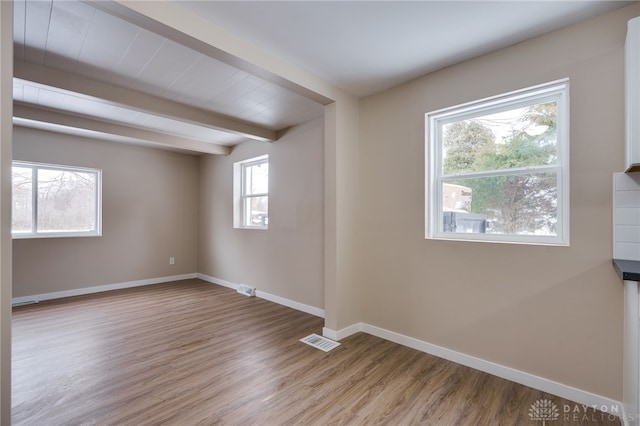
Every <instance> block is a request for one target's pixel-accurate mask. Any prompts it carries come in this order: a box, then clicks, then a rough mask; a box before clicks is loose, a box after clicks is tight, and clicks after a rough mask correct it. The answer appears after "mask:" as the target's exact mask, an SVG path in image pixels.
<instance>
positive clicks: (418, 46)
mask: <svg viewBox="0 0 640 426" xmlns="http://www.w3.org/2000/svg"><path fill="white" fill-rule="evenodd" d="M630 3H635V2H616V1H497V2H496V1H422V2H420V1H411V2H403V1H373V2H371V1H326V2H324V1H320V2H314V1H286V2H274V1H258V2H249V1H231V2H229V1H181V2H179V4H180V5H181V6H183V7H185V8H187V9H189V10H190V11H192V12H194V13H197V14H198V15H201V16H202V17H204V18H205V19H208V20H210V21H211V22H213V23H216V24H218V25H220V26H222V27H225V28H226V29H227V30H228V31H230V32H232V33H236V34H237V35H239V36H240V37H241V38H244V39H246V40H248V41H250V42H251V43H253V44H254V45H256V46H258V47H261V48H262V49H263V50H266V51H269V52H271V53H272V54H274V55H276V56H279V57H282V58H283V59H285V60H287V61H289V62H290V63H292V64H294V65H297V66H298V67H300V68H303V69H305V70H307V71H309V72H311V73H313V74H315V75H317V76H319V77H321V78H322V79H324V80H326V81H328V82H330V83H332V84H333V85H335V86H336V87H340V88H342V89H344V90H346V91H348V92H351V93H353V94H356V95H358V96H365V95H369V94H372V93H376V92H378V91H381V90H384V89H386V88H389V87H392V86H394V85H397V84H400V83H402V82H404V81H407V80H410V79H413V78H415V77H418V76H421V75H424V74H426V73H428V72H431V71H434V70H437V69H441V68H443V67H446V66H449V65H452V64H454V63H457V62H460V61H463V60H466V59H469V58H472V57H475V56H478V55H481V54H484V53H487V52H489V51H492V50H495V49H497V48H501V47H504V46H508V45H511V44H514V43H517V42H519V41H522V40H525V39H527V38H531V37H533V36H536V35H539V34H543V33H545V32H548V31H551V30H553V29H556V28H560V27H562V26H565V25H569V24H571V23H574V22H578V21H581V20H583V19H586V18H588V17H591V16H595V15H597V14H600V13H604V12H606V11H609V10H612V9H615V8H618V7H622V6H624V5H627V4H630ZM105 4H107V3H104V2H97V3H92V2H90V1H87V2H80V1H63V0H16V1H15V3H14V11H15V12H14V49H15V61H16V66H15V79H14V100H15V102H16V108H15V110H16V113H15V115H16V118H15V120H14V122H15V124H16V125H22V126H32V127H37V128H48V129H50V130H53V131H63V132H71V131H72V129H75V130H73V131H74V132H75V134H91V135H93V136H96V137H104V138H106V139H109V140H120V141H124V142H136V143H148V144H152V145H155V146H159V147H162V148H169V149H178V150H184V151H187V152H193V153H201V152H208V153H213V154H226V153H228V152H229V146H233V145H235V144H238V143H240V142H242V141H245V140H248V139H256V140H275V139H277V135H279V134H281V133H282V131H284V130H285V129H286V128H288V127H290V126H293V125H296V124H300V123H303V122H305V121H308V120H311V119H314V118H316V117H320V116H322V114H323V106H322V105H321V104H319V103H317V102H316V101H314V100H312V99H309V98H306V97H305V96H303V95H302V94H300V93H296V92H294V91H291V90H289V89H288V88H286V87H283V86H280V85H278V84H276V83H274V82H272V81H267V80H265V79H262V78H260V77H258V76H255V75H252V74H250V73H249V72H247V71H245V70H241V69H238V68H236V67H235V66H233V65H230V64H227V63H225V62H222V61H220V60H217V59H213V58H212V57H209V56H207V55H205V54H203V53H200V52H197V51H195V50H192V49H190V48H187V47H185V46H183V45H180V44H178V43H176V42H175V41H172V40H170V39H167V38H165V37H162V36H160V35H158V34H155V33H153V32H151V31H149V30H148V29H145V28H141V27H139V26H137V25H135V24H134V23H132V22H129V21H126V20H124V19H122V18H120V17H116V16H114V15H113V14H111V13H109V12H108V10H109V8H105V7H103V6H104V5H105ZM94 6H96V7H94ZM83 132H84V133H83Z"/></svg>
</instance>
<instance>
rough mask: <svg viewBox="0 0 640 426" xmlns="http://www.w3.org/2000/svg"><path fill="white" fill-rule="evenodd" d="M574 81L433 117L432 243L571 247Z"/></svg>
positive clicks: (429, 134)
mask: <svg viewBox="0 0 640 426" xmlns="http://www.w3.org/2000/svg"><path fill="white" fill-rule="evenodd" d="M568 90H569V82H568V80H562V81H556V82H553V83H549V84H545V85H541V86H536V87H533V88H529V89H525V90H521V91H517V92H512V93H508V94H505V95H501V96H497V97H494V98H489V99H485V100H481V101H477V102H472V103H469V104H464V105H460V106H455V107H452V108H447V109H443V110H439V111H434V112H431V113H428V114H427V115H426V154H427V159H426V163H425V164H426V173H425V174H426V176H425V177H426V191H427V194H426V198H425V200H426V231H427V232H426V237H427V238H434V239H452V240H478V241H492V242H512V243H531V244H552V245H568V244H569V102H568V96H569V94H568Z"/></svg>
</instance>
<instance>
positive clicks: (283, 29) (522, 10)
mask: <svg viewBox="0 0 640 426" xmlns="http://www.w3.org/2000/svg"><path fill="white" fill-rule="evenodd" d="M632 3H636V2H629V1H627V2H623V1H610V0H606V1H575V0H571V1H552V0H543V1H517V0H512V1H482V0H475V1H451V0H449V1H180V4H181V5H183V6H184V7H185V8H188V9H189V10H191V11H193V12H195V13H197V14H198V15H201V16H202V17H205V18H206V19H208V20H210V21H211V22H213V23H215V24H218V25H221V26H223V27H225V28H226V29H227V30H229V31H230V32H232V33H235V34H237V35H239V36H241V37H242V38H245V39H247V40H248V41H250V42H252V43H253V44H255V45H257V46H259V47H261V48H263V49H265V50H267V51H270V52H272V53H273V54H275V55H277V56H280V57H282V58H284V59H286V60H288V61H289V62H291V63H294V64H296V65H298V66H299V67H301V68H303V69H306V70H307V71H310V72H312V73H314V74H316V75H317V76H319V77H321V78H323V79H324V80H326V81H328V82H330V83H332V84H333V85H335V86H337V87H340V88H342V89H344V90H347V91H349V92H351V93H353V94H356V95H358V96H366V95H371V94H373V93H377V92H380V91H382V90H384V89H388V88H390V87H392V86H395V85H398V84H400V83H403V82H405V81H408V80H411V79H413V78H416V77H419V76H422V75H425V74H427V73H429V72H432V71H435V70H438V69H441V68H444V67H447V66H449V65H453V64H455V63H458V62H461V61H464V60H467V59H470V58H473V57H476V56H479V55H482V54H485V53H488V52H491V51H493V50H496V49H499V48H503V47H506V46H509V45H512V44H515V43H518V42H521V41H524V40H526V39H529V38H532V37H535V36H538V35H541V34H544V33H546V32H549V31H552V30H555V29H558V28H561V27H563V26H567V25H570V24H573V23H576V22H579V21H582V20H584V19H587V18H590V17H593V16H596V15H599V14H602V13H605V12H608V11H611V10H613V9H616V8H619V7H623V6H626V5H629V4H632Z"/></svg>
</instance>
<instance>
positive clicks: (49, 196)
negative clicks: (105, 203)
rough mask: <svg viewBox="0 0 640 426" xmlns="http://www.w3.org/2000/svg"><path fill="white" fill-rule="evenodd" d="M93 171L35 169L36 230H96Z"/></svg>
mask: <svg viewBox="0 0 640 426" xmlns="http://www.w3.org/2000/svg"><path fill="white" fill-rule="evenodd" d="M96 191H97V182H96V174H95V173H89V172H72V171H63V170H50V169H38V219H37V220H38V231H43V232H78V231H93V230H96V225H97V224H96V217H97V215H96V197H97V194H96Z"/></svg>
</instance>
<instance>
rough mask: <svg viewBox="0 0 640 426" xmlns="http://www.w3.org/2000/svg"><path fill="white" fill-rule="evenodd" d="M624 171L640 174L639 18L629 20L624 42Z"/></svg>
mask: <svg viewBox="0 0 640 426" xmlns="http://www.w3.org/2000/svg"><path fill="white" fill-rule="evenodd" d="M625 147H626V149H625V171H626V172H640V17H637V18H633V19H631V20H629V22H628V24H627V39H626V42H625Z"/></svg>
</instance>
